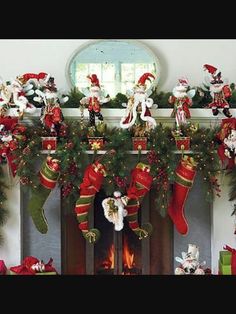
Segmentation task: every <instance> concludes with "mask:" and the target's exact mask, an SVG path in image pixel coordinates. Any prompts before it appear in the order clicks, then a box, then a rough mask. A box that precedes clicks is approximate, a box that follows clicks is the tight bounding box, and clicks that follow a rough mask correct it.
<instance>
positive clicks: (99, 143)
mask: <svg viewBox="0 0 236 314" xmlns="http://www.w3.org/2000/svg"><path fill="white" fill-rule="evenodd" d="M88 141H89V146H90V149H92V150H98V149H102V148H103V146H104V138H103V137H89V138H88Z"/></svg>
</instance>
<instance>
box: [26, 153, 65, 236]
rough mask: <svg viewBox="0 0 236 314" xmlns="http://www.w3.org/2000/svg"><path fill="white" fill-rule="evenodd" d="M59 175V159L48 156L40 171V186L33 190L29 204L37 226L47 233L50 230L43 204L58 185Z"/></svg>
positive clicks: (29, 209)
mask: <svg viewBox="0 0 236 314" xmlns="http://www.w3.org/2000/svg"><path fill="white" fill-rule="evenodd" d="M59 175H60V166H59V161H58V160H57V159H53V158H52V157H50V156H48V157H47V158H46V160H45V161H44V162H43V164H42V167H41V169H40V171H39V179H40V183H41V185H40V188H38V189H35V190H32V196H31V199H30V201H29V204H28V211H29V213H30V215H31V217H32V220H33V222H34V224H35V227H36V228H37V229H38V231H39V232H41V233H47V231H48V224H47V219H46V217H45V215H44V209H43V205H44V203H45V202H46V200H47V198H48V196H49V194H50V193H51V190H52V189H54V187H55V186H56V183H57V180H58V178H59Z"/></svg>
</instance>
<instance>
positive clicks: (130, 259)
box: [102, 238, 135, 275]
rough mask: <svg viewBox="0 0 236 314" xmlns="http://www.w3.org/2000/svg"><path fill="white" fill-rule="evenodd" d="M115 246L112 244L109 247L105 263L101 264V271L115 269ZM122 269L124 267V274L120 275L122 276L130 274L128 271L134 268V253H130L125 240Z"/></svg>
mask: <svg viewBox="0 0 236 314" xmlns="http://www.w3.org/2000/svg"><path fill="white" fill-rule="evenodd" d="M115 254H117V252H116V253H115V246H114V244H112V245H111V247H110V248H109V250H108V254H107V258H106V260H105V261H103V263H102V267H103V269H114V268H115ZM122 255H123V256H122V258H123V267H124V272H123V273H122V274H123V275H129V274H130V272H129V271H128V269H132V268H134V267H135V263H134V253H132V252H130V249H129V246H128V242H127V240H126V238H124V243H123V254H122Z"/></svg>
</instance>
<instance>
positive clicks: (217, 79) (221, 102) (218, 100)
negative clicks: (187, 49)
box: [203, 64, 232, 118]
mask: <svg viewBox="0 0 236 314" xmlns="http://www.w3.org/2000/svg"><path fill="white" fill-rule="evenodd" d="M203 68H204V70H207V71H208V73H209V74H210V75H211V80H210V79H209V78H207V79H206V83H207V84H208V86H210V93H211V96H212V99H213V100H212V102H211V103H209V104H208V107H209V108H211V109H212V113H213V115H214V116H217V115H218V113H219V109H223V111H222V112H223V114H224V115H225V116H226V117H227V118H231V117H232V114H231V113H230V111H229V103H228V101H227V99H228V98H229V97H230V96H231V95H232V91H231V89H230V87H229V85H228V84H227V83H226V80H223V78H222V76H221V72H219V71H218V69H217V68H215V67H214V66H212V65H209V64H204V66H203Z"/></svg>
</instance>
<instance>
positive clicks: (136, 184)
mask: <svg viewBox="0 0 236 314" xmlns="http://www.w3.org/2000/svg"><path fill="white" fill-rule="evenodd" d="M149 172H150V166H148V165H146V164H143V163H141V162H140V163H138V164H137V166H136V167H135V168H134V169H133V170H132V171H131V182H130V186H129V188H128V190H127V197H128V203H127V206H126V209H127V211H128V215H127V216H126V217H127V220H128V222H129V226H130V228H131V229H132V230H133V231H134V232H135V234H136V235H137V236H138V237H139V239H140V240H141V239H143V238H146V237H147V236H148V235H150V233H151V232H152V225H151V224H150V223H146V224H143V226H142V228H141V227H140V226H139V223H138V210H139V207H140V204H141V202H142V200H143V198H144V196H145V195H146V193H147V192H148V191H149V190H150V188H151V185H152V180H153V178H152V176H151V175H150V173H149Z"/></svg>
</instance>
